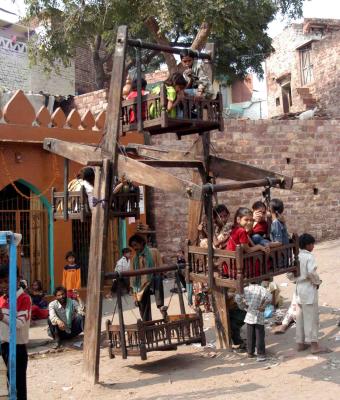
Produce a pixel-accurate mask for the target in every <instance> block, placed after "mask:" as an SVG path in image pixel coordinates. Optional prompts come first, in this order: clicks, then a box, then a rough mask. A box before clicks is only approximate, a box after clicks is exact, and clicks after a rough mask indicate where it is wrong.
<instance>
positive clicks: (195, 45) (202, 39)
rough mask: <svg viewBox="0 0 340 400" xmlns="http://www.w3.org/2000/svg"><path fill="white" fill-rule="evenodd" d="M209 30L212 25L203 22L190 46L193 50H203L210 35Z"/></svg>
mask: <svg viewBox="0 0 340 400" xmlns="http://www.w3.org/2000/svg"><path fill="white" fill-rule="evenodd" d="M211 28H212V25H211V24H209V23H208V22H203V23H202V24H201V26H200V29H199V31H198V32H197V35H196V37H195V39H194V41H193V42H192V45H191V48H192V49H193V50H202V49H203V48H204V46H205V45H206V43H207V40H208V37H209V35H210V32H211Z"/></svg>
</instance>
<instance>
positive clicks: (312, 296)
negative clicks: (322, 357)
mask: <svg viewBox="0 0 340 400" xmlns="http://www.w3.org/2000/svg"><path fill="white" fill-rule="evenodd" d="M314 244H315V239H314V237H313V236H312V235H310V234H308V233H304V234H302V235H301V236H300V238H299V247H300V252H299V261H300V276H299V277H297V279H296V289H295V294H296V307H297V311H296V343H297V350H298V351H303V350H305V349H306V348H307V347H308V346H311V352H312V353H313V354H317V353H324V352H329V351H330V350H329V349H327V348H323V347H320V345H319V306H318V297H319V292H318V289H319V286H320V285H321V283H322V281H321V280H320V277H319V275H318V273H317V272H316V269H317V267H316V260H315V257H314V256H313V254H312V251H313V249H314Z"/></svg>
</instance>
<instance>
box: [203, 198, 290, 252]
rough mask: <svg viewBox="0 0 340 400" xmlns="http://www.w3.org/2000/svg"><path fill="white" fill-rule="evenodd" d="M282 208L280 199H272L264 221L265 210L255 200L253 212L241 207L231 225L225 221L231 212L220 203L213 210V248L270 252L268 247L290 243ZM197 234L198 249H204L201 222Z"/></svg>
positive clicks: (205, 239) (205, 244) (204, 237)
mask: <svg viewBox="0 0 340 400" xmlns="http://www.w3.org/2000/svg"><path fill="white" fill-rule="evenodd" d="M283 211H284V205H283V202H282V201H281V200H279V199H272V200H271V201H270V205H269V212H270V219H271V223H270V224H269V223H268V221H267V207H266V205H265V204H264V203H263V202H262V201H256V202H255V203H254V204H253V206H252V210H250V209H249V208H246V207H240V208H238V210H237V211H236V213H235V217H234V221H233V224H232V225H231V224H230V223H229V222H228V219H229V216H230V213H229V211H228V209H227V207H226V206H225V205H223V204H219V205H217V206H216V207H215V208H214V210H213V219H214V238H213V244H214V248H216V249H224V250H230V251H235V250H236V246H237V245H242V247H243V249H244V250H245V251H246V252H247V253H252V252H255V251H263V252H265V253H269V252H270V248H272V247H278V246H281V245H286V244H288V243H289V235H288V231H287V227H286V224H285V220H284V217H283V215H282V214H283ZM198 230H199V232H200V246H201V247H207V234H206V230H205V222H204V221H203V222H202V223H201V224H200V225H199V227H198Z"/></svg>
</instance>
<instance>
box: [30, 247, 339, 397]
mask: <svg viewBox="0 0 340 400" xmlns="http://www.w3.org/2000/svg"><path fill="white" fill-rule="evenodd" d="M315 255H316V257H317V260H318V266H319V273H320V275H321V279H322V280H323V284H322V286H321V288H320V320H321V328H320V333H321V337H322V341H323V343H324V344H326V345H327V346H329V347H330V348H331V349H332V350H333V353H331V354H327V355H322V356H318V357H315V356H311V355H310V354H309V352H308V351H305V352H302V353H296V351H295V342H294V336H295V328H291V329H290V330H289V331H288V332H287V333H286V334H285V335H282V336H274V335H272V334H271V332H270V328H269V327H268V328H267V329H266V334H267V337H266V343H267V349H268V353H269V355H270V356H271V358H270V360H269V361H268V362H267V363H266V364H263V363H262V364H259V363H256V361H253V360H248V359H247V358H246V357H245V356H244V355H239V354H235V353H231V352H227V351H217V350H215V349H213V348H205V349H202V348H197V347H193V346H188V347H181V348H179V349H178V351H177V352H167V353H159V352H158V353H149V355H148V360H147V361H141V360H140V359H138V358H129V359H127V360H122V359H121V358H116V359H114V360H110V359H109V358H108V355H107V350H106V349H103V350H102V352H101V358H100V384H99V385H96V386H94V387H91V386H89V385H88V384H87V383H85V382H84V381H83V380H82V352H81V351H77V350H73V351H68V352H64V353H59V354H56V355H45V356H43V357H42V356H38V357H37V358H33V359H31V360H30V362H29V368H28V392H29V396H28V398H29V400H33V399H34V400H42V399H48V400H54V399H70V400H71V399H73V400H87V399H104V400H105V399H117V400H121V399H122V400H130V399H131V400H137V399H138V400H167V399H169V400H170V399H171V400H200V399H228V400H233V399H237V400H246V399H252V400H254V399H255V398H258V399H261V398H263V399H266V400H271V399H275V400H276V399H284V400H293V399H294V400H299V399H322V400H330V399H334V400H338V399H339V397H340V341H336V340H335V335H338V334H339V335H340V332H339V331H340V328H337V326H336V322H337V320H338V319H340V312H339V311H338V308H340V282H339V277H340V273H339V269H340V241H331V242H325V243H322V244H320V245H318V246H316V249H315ZM277 281H278V282H279V283H280V284H282V283H284V282H287V280H286V279H285V277H280V279H278V280H277ZM281 289H282V294H283V296H284V297H285V298H286V302H285V306H287V305H288V303H289V299H290V296H291V292H292V289H293V286H292V285H291V284H290V283H289V285H288V286H287V287H285V286H283V287H281ZM176 303H177V299H176V298H175V297H174V298H173V299H172V306H173V307H174V308H172V311H173V312H175V313H176V312H177V310H176V308H177V307H178V305H177V304H176ZM112 304H113V302H112V301H106V302H105V305H104V310H106V311H108V310H109V308H110V307H112ZM129 307H131V308H132V306H131V304H130V306H129ZM135 312H136V311H135ZM125 314H126V320H127V322H132V321H133V320H134V318H135V317H134V315H133V313H132V312H131V311H126V312H125ZM155 315H156V314H155ZM106 318H107V317H104V318H103V320H105V319H106ZM204 323H205V327H206V328H208V329H207V332H206V333H207V338H208V342H212V341H213V340H214V331H213V329H212V328H211V327H212V325H213V318H212V316H211V315H205V321H204ZM44 334H45V331H44V330H43V329H42V328H41V327H33V328H32V335H31V336H32V337H33V339H36V340H37V338H38V337H39V336H40V339H41V338H43V337H44V336H43V335H44Z"/></svg>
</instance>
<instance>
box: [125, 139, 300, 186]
mask: <svg viewBox="0 0 340 400" xmlns="http://www.w3.org/2000/svg"><path fill="white" fill-rule="evenodd" d="M127 148H128V149H129V148H130V149H133V150H134V151H135V153H136V154H137V155H138V156H140V157H147V158H150V159H153V160H176V161H183V162H185V161H190V160H197V161H203V157H202V155H199V154H197V153H195V152H194V151H188V152H185V151H180V150H169V149H167V148H164V147H154V146H152V147H151V146H143V145H140V144H129V145H128V146H127ZM183 167H185V168H190V167H189V166H186V165H184V164H183ZM209 168H210V173H211V175H213V176H214V177H215V178H222V179H231V180H234V181H250V180H255V179H264V178H278V179H282V183H281V185H280V187H281V188H282V189H291V188H292V186H293V178H291V177H289V176H285V175H282V174H278V173H276V172H273V171H269V170H266V169H262V168H258V167H255V166H253V165H249V164H244V163H241V162H238V161H231V160H227V159H225V158H221V157H216V156H210V157H209Z"/></svg>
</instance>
